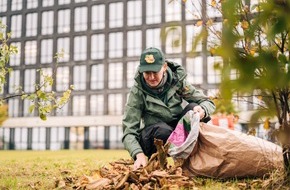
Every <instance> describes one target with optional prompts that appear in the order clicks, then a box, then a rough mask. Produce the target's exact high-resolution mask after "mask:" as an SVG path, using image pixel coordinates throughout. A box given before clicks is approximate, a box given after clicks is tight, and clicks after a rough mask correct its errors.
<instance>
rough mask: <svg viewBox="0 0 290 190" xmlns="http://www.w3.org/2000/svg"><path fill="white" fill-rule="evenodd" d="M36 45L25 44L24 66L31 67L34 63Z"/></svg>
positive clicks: (34, 42)
mask: <svg viewBox="0 0 290 190" xmlns="http://www.w3.org/2000/svg"><path fill="white" fill-rule="evenodd" d="M36 55H37V45H36V41H27V42H25V64H26V65H33V64H35V63H36Z"/></svg>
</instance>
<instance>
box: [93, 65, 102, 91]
mask: <svg viewBox="0 0 290 190" xmlns="http://www.w3.org/2000/svg"><path fill="white" fill-rule="evenodd" d="M104 73H105V71H104V64H98V65H93V66H92V68H91V89H92V90H96V89H103V88H104V82H105V81H104Z"/></svg>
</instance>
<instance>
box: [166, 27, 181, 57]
mask: <svg viewBox="0 0 290 190" xmlns="http://www.w3.org/2000/svg"><path fill="white" fill-rule="evenodd" d="M165 32H166V35H165V37H166V38H165V43H166V45H165V48H166V53H181V50H182V29H181V27H180V26H173V27H167V28H166V31H165Z"/></svg>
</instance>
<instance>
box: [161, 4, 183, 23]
mask: <svg viewBox="0 0 290 190" xmlns="http://www.w3.org/2000/svg"><path fill="white" fill-rule="evenodd" d="M165 10H166V11H165V20H166V22H169V21H180V20H181V4H180V3H178V2H176V1H173V2H171V0H166V2H165Z"/></svg>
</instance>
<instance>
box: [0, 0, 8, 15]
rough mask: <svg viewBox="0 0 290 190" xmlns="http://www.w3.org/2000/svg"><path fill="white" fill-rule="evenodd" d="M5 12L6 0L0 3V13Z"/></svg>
mask: <svg viewBox="0 0 290 190" xmlns="http://www.w3.org/2000/svg"><path fill="white" fill-rule="evenodd" d="M6 11H7V0H1V1H0V13H1V12H2V13H4V12H6Z"/></svg>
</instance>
